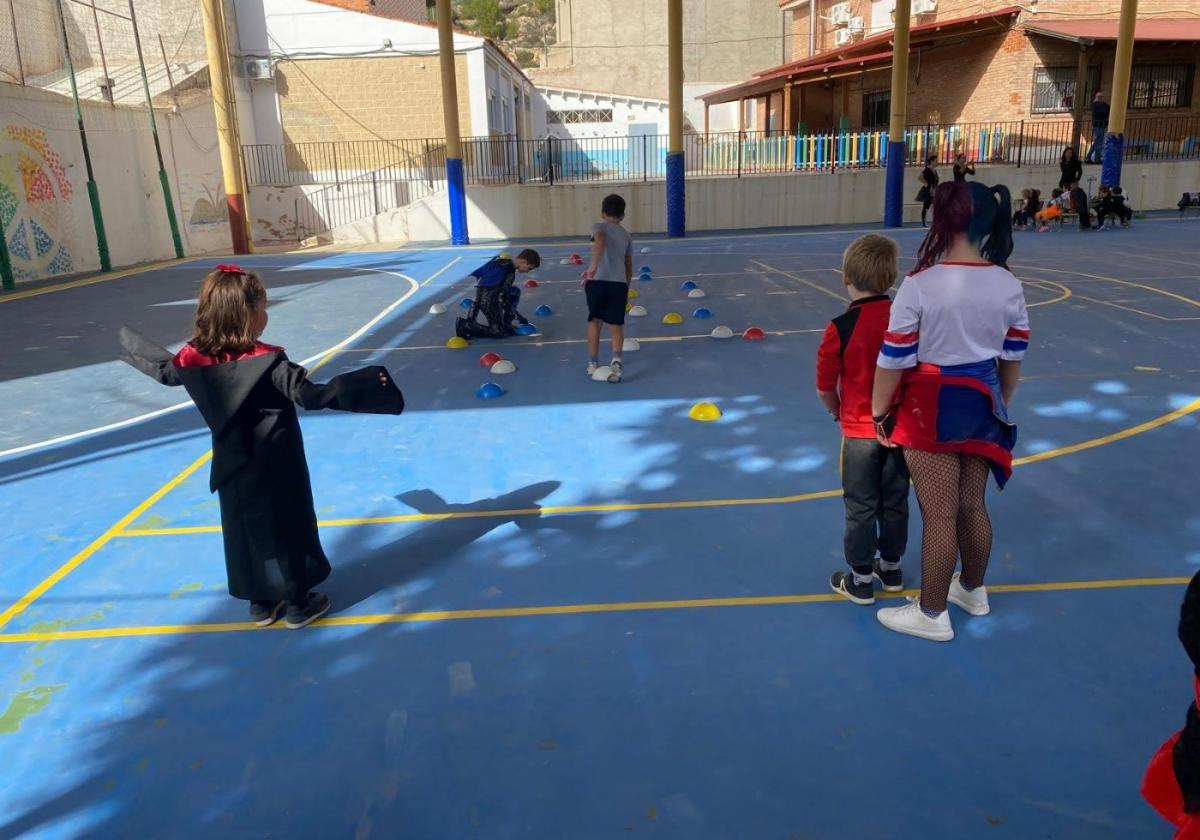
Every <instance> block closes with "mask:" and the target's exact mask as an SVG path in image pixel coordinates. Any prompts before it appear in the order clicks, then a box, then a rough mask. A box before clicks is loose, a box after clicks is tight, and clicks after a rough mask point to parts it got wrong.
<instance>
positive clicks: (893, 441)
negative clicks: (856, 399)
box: [872, 182, 1029, 642]
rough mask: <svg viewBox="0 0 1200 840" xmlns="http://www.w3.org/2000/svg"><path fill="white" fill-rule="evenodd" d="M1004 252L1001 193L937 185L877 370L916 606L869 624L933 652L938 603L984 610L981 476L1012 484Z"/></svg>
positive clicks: (947, 630) (878, 413)
mask: <svg viewBox="0 0 1200 840" xmlns="http://www.w3.org/2000/svg"><path fill="white" fill-rule="evenodd" d="M1012 246H1013V242H1012V201H1011V198H1010V197H1009V193H1008V189H1007V188H1006V187H1002V186H996V187H987V186H984V185H983V184H980V183H977V182H970V183H961V182H959V183H956V182H951V183H948V184H942V185H941V186H939V187H938V188H937V191H936V192H935V193H934V198H933V226H932V227H931V228H930V230H929V234H928V235H927V236H926V237H925V241H924V242H923V243H922V245H921V249H920V251H919V252H918V255H917V268H916V270H915V271H914V272H913V273H912V274H911V275H909V276H908V277H907V278H906V279H905V281H904V283H903V285H901V287H900V291H899V292H898V293H897V294H896V299H895V301H894V302H893V303H892V313H891V319H890V322H889V324H888V332H887V334H886V335H885V336H884V344H883V349H882V350H881V351H880V354H879V360H878V364H877V368H876V373H875V387H874V392H873V396H872V412H873V414H874V416H875V424H876V432H877V434H878V436H879V440H880V441H881V442H882V443H884V444H885V445H887V446H896V445H899V446H902V447H903V448H904V459H905V462H906V463H907V464H908V468H909V472H910V473H911V474H912V482H913V486H914V487H915V488H916V492H917V501H918V502H919V503H920V506H921V519H922V523H923V529H924V531H923V538H922V543H921V597H920V598H919V599H913V600H911V601H910V603H908V604H907V605H905V606H902V607H892V608H888V609H882V610H880V611H879V613H878V618H879V621H880V623H882V624H883V625H884V626H885V627H887V628H889V629H891V630H895V631H897V632H900V633H907V634H909V635H913V636H918V637H920V638H924V639H930V640H932V641H939V642H948V641H950V640H951V639H953V638H954V628H953V626H952V625H951V623H950V616H949V614H948V613H947V609H946V606H947V602H950V603H953V604H956V605H957V606H959V607H961V608H962V609H964V610H966V611H967V612H968V613H970V614H971V615H986V614H987V613H988V611H989V605H988V599H987V589H986V588H985V587H984V585H983V578H984V573H985V571H986V570H987V564H988V558H989V556H990V555H991V551H992V524H991V520H990V519H989V518H988V513H987V507H986V504H985V501H984V495H985V491H986V489H987V480H988V476H989V475H992V476H993V477H994V478H995V480H996V483H997V485H999V486H1000V487H1003V486H1004V484H1005V482H1006V481H1007V480H1008V477H1009V475H1010V474H1011V473H1012V448H1013V445H1014V444H1015V443H1016V439H1017V429H1016V426H1014V425H1013V424H1012V423H1011V422H1009V419H1008V403H1009V400H1010V399H1011V398H1012V394H1013V391H1014V390H1015V389H1016V386H1017V380H1018V379H1019V377H1020V369H1021V360H1022V358H1024V356H1025V349H1026V348H1027V347H1028V346H1029V316H1028V315H1027V314H1026V310H1025V295H1024V292H1023V290H1022V288H1021V282H1020V281H1019V280H1017V278H1016V277H1014V276H1013V275H1012V273H1011V272H1009V270H1008V268H1007V267H1006V263H1007V260H1008V256H1009V254H1011V253H1012ZM960 555H961V557H962V572H961V574H960V573H959V572H956V571H955V567H956V565H957V560H958V558H959V556H960Z"/></svg>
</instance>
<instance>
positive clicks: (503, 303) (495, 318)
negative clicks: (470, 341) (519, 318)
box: [455, 286, 513, 338]
mask: <svg viewBox="0 0 1200 840" xmlns="http://www.w3.org/2000/svg"><path fill="white" fill-rule="evenodd" d="M508 308H509V307H508V301H507V299H506V295H505V290H504V288H503V287H501V286H490V287H487V288H477V289H476V290H475V302H474V303H473V304H472V305H471V311H470V312H468V313H467V317H466V318H459V319H458V322H457V325H456V329H455V332H456V333H457V334H458V335H459V336H460V337H462V338H476V337H483V338H504V337H505V336H509V335H512V334H513V327H512V324H511V323H510V321H509V320H508V319H507V317H506V312H505V310H507V309H508ZM480 313H482V314H483V317H484V318H485V319H487V325H486V326H484V325H483V324H481V323H479V321H478V318H479V315H480Z"/></svg>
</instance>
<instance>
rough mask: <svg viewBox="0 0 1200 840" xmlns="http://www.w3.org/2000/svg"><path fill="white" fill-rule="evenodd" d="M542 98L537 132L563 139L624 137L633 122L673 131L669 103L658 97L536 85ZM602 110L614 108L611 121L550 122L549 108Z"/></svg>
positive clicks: (659, 129)
mask: <svg viewBox="0 0 1200 840" xmlns="http://www.w3.org/2000/svg"><path fill="white" fill-rule="evenodd" d="M537 95H538V99H539V100H540V103H539V106H538V109H537V112H536V121H535V130H534V135H535V136H536V137H545V136H546V135H547V134H549V135H551V136H553V137H557V138H559V139H562V140H566V139H579V138H585V137H614V136H624V135H625V134H626V133H627V131H628V127H629V126H630V125H637V124H653V125H654V126H656V129H655V133H657V134H667V133H668V132H669V131H670V118H669V116H668V111H667V102H666V101H665V100H658V99H637V98H631V97H624V96H614V95H611V94H607V93H593V92H591V91H574V90H562V89H559V88H537ZM593 109H603V110H612V112H613V119H612V122H608V123H605V122H592V123H549V122H547V118H546V113H547V112H548V111H575V110H593Z"/></svg>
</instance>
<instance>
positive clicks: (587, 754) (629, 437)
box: [0, 216, 1200, 840]
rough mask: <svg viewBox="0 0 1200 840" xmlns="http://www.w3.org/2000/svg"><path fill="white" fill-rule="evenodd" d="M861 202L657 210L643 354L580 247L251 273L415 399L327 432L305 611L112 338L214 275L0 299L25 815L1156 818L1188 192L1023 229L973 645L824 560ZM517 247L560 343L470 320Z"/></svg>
mask: <svg viewBox="0 0 1200 840" xmlns="http://www.w3.org/2000/svg"><path fill="white" fill-rule="evenodd" d="M864 230H865V228H862V229H857V228H856V229H821V228H818V229H809V230H805V231H796V232H770V233H767V232H758V233H738V234H723V235H697V236H691V237H688V238H686V239H682V240H670V241H667V240H666V239H663V238H660V237H649V236H644V237H635V251H636V252H637V253H636V256H635V265H638V266H640V265H642V264H644V265H647V266H649V267H650V268H651V270H652V276H653V279H652V280H650V281H646V282H639V281H637V280H635V281H634V287H635V289H636V290H637V292H638V293H639V296H638V298H637V299H636V300H635V301H633V303H636V304H640V305H642V306H644V307H645V308H646V309H647V311H648V313H649V314H648V315H647V316H646V317H643V318H631V319H630V320H629V322H628V334H629V335H631V336H632V337H635V338H637V339H638V340H639V341H640V344H641V347H640V349H639V350H637V351H636V352H630V353H627V354H626V356H625V381H624V382H622V383H621V384H619V385H610V384H608V383H603V382H594V381H591V380H590V379H589V378H588V377H587V376H586V375H585V373H584V365H585V363H586V361H587V359H586V352H585V349H584V343H583V337H584V326H585V325H584V319H585V307H584V302H583V294H582V290H581V288H580V286H579V285H578V282H577V279H578V274H579V268H578V267H575V266H570V265H563V264H561V261H562V260H563V259H564V258H567V257H569V255H571V254H572V253H574V252H583V251H585V249H586V242H584V241H556V242H543V243H527V242H519V243H511V245H510V244H509V243H498V244H494V245H487V246H476V247H470V248H443V247H431V248H410V249H406V250H401V251H389V252H362V253H353V254H329V253H310V254H292V255H261V256H256V257H253V258H249V259H246V260H243V261H242V265H243V266H245V267H246V268H254V269H256V270H258V271H259V272H260V273H261V275H262V277H263V279H264V281H265V283H266V285H267V287H268V290H269V294H270V315H271V326H270V327H268V329H267V333H266V335H265V338H266V340H268V341H271V342H273V343H277V344H282V345H284V346H286V347H287V348H288V352H289V355H290V357H291V358H292V359H293V360H297V361H300V360H305V361H306V363H307V364H308V365H309V367H310V368H313V367H318V366H319V368H320V369H319V371H318V372H317V373H316V374H315V375H314V379H316V380H318V381H320V380H323V378H324V377H325V376H326V375H329V376H332V375H334V374H336V373H339V372H343V371H346V370H349V369H352V368H355V367H359V366H362V365H365V364H382V365H386V366H387V367H388V368H389V370H390V371H391V372H392V373H393V375H394V377H395V378H396V380H397V382H398V383H399V385H400V387H401V388H402V390H403V391H404V395H405V398H406V400H407V403H408V408H407V410H406V411H405V413H404V414H403V415H402V416H400V417H386V416H362V415H348V414H338V413H333V412H327V413H310V414H306V415H305V416H304V417H303V418H302V423H303V425H304V431H305V441H306V449H307V452H308V460H309V466H310V469H311V471H312V480H313V490H314V492H315V495H316V504H317V509H318V516H319V518H320V520H321V537H322V540H323V543H324V546H325V549H326V551H327V553H328V554H329V557H330V559H331V561H332V562H333V565H334V573H333V576H332V577H331V578H330V579H329V581H328V582H327V583H326V584H325V585H324V586H323V587H322V589H323V590H324V591H325V592H327V593H328V594H329V595H330V597H331V598H332V600H333V603H334V609H333V612H332V613H331V614H330V615H329V616H328V617H327V618H326V619H324V620H322V621H320V622H319V623H318V624H316V625H314V626H312V627H310V628H308V629H306V630H303V631H295V632H293V631H287V630H284V629H282V627H280V628H278V629H276V628H272V629H268V630H260V629H256V628H254V627H253V626H251V625H249V624H247V623H246V622H245V618H246V616H245V605H244V603H243V602H240V601H235V600H233V599H231V598H230V597H228V595H227V593H226V591H225V574H224V567H223V564H222V560H221V557H222V550H221V536H220V533H219V530H220V527H219V519H218V510H217V501H216V497H215V496H212V495H211V494H210V493H209V491H208V479H207V459H208V455H207V453H208V446H209V434H208V431H207V429H206V428H205V426H204V424H203V423H202V421H201V420H200V418H199V416H198V414H197V413H196V412H195V410H194V409H193V408H191V407H190V403H188V401H187V396H186V394H185V393H184V392H183V391H182V389H168V388H164V387H162V386H159V385H157V384H156V383H154V382H151V381H150V380H149V379H147V378H145V377H144V376H142V375H141V374H139V373H137V372H136V371H134V370H133V369H132V368H129V367H126V366H125V365H124V364H122V363H121V362H119V361H117V356H118V352H119V348H118V344H117V338H116V335H117V330H118V329H119V327H120V326H121V324H123V323H129V324H130V325H133V326H135V327H137V328H138V329H140V330H141V331H143V332H144V333H145V334H146V335H147V336H149V337H151V338H153V339H155V340H157V341H159V342H161V343H163V344H166V345H170V346H172V347H175V346H178V345H179V344H180V343H182V342H183V341H184V340H185V339H186V338H187V337H188V330H189V328H190V324H191V318H192V315H193V309H194V298H195V293H196V289H197V287H198V285H199V282H200V280H201V279H202V277H203V275H204V274H205V272H206V271H207V270H208V269H209V268H211V267H212V266H213V265H214V264H216V263H217V262H220V261H221V260H215V259H214V260H189V261H184V262H180V263H175V264H170V265H165V266H158V267H153V268H148V269H145V270H135V271H130V272H125V273H123V274H118V275H110V276H107V277H96V278H84V279H81V280H76V281H72V282H68V283H57V284H54V283H51V284H42V285H37V284H35V285H28V286H24V287H22V291H19V292H16V293H12V294H8V295H4V296H0V318H2V319H3V322H4V325H5V326H4V334H5V339H6V341H5V344H6V347H7V348H8V350H9V352H8V353H6V354H4V355H2V356H0V402H2V403H3V404H4V405H5V406H6V408H5V410H4V412H3V417H4V418H5V419H4V423H3V425H2V426H0V450H3V451H2V452H0V518H2V519H3V520H4V521H5V522H7V523H9V527H7V528H5V529H4V532H3V536H2V537H0V552H2V556H3V558H4V561H3V562H2V563H0V751H2V754H3V757H4V763H3V764H4V766H3V772H2V774H0V838H8V837H22V838H25V837H28V838H66V837H94V838H116V837H122V838H124V837H130V838H135V837H137V838H142V837H172V838H213V837H245V838H251V837H266V836H307V837H311V836H321V837H331V838H332V837H354V838H360V840H361V839H364V838H401V837H403V838H433V837H454V838H466V837H480V838H529V837H537V838H554V837H563V838H566V837H572V838H605V837H626V836H634V837H637V836H642V837H657V838H692V837H722V838H780V840H785V838H786V839H788V840H800V839H801V838H804V840H817V839H818V838H868V837H869V838H911V837H929V838H943V837H946V838H948V837H995V838H1014V839H1019V840H1027V838H1034V837H1047V838H1058V839H1059V840H1062V839H1063V838H1081V839H1082V840H1095V839H1096V838H1139V837H1146V838H1160V837H1166V836H1168V831H1169V830H1170V829H1169V827H1168V826H1167V825H1166V824H1165V823H1164V822H1162V820H1161V819H1160V818H1159V817H1158V816H1156V815H1155V814H1154V813H1153V812H1152V811H1151V810H1150V809H1149V808H1148V807H1147V806H1146V805H1145V803H1143V802H1142V800H1141V798H1140V796H1139V794H1138V787H1139V784H1140V779H1141V774H1142V772H1143V770H1144V768H1145V763H1146V761H1147V759H1148V758H1149V756H1150V755H1151V754H1152V752H1153V751H1154V750H1155V749H1156V748H1157V746H1158V745H1159V744H1160V743H1161V742H1162V740H1163V739H1164V738H1166V737H1167V735H1168V734H1169V733H1170V732H1172V731H1174V730H1175V729H1176V728H1178V726H1179V725H1180V724H1181V723H1182V721H1183V715H1184V711H1185V709H1186V707H1187V704H1188V702H1189V701H1190V696H1189V690H1190V685H1189V682H1188V673H1189V670H1190V665H1189V663H1188V660H1187V658H1186V656H1185V655H1184V652H1183V650H1182V649H1181V648H1180V646H1179V644H1178V642H1177V640H1176V638H1175V623H1176V621H1177V617H1178V605H1179V602H1180V599H1181V597H1182V593H1183V586H1184V584H1185V583H1186V582H1187V581H1188V579H1189V578H1190V577H1191V575H1193V574H1194V573H1195V572H1196V570H1197V568H1198V567H1200V514H1197V513H1196V506H1195V504H1194V503H1193V499H1194V496H1195V490H1196V482H1195V478H1196V470H1195V465H1194V461H1195V452H1196V447H1197V441H1198V438H1197V434H1198V425H1197V419H1198V418H1200V384H1197V383H1198V379H1197V375H1198V374H1200V332H1198V330H1197V325H1198V324H1200V270H1198V269H1197V266H1198V265H1200V250H1198V249H1197V247H1196V244H1195V242H1196V237H1197V234H1198V233H1200V222H1196V221H1191V220H1188V221H1180V220H1177V219H1175V218H1174V217H1168V216H1163V217H1158V218H1150V219H1147V220H1145V221H1141V222H1138V223H1135V226H1134V228H1133V229H1131V230H1118V231H1114V232H1111V233H1110V232H1104V233H1098V234H1079V233H1076V232H1075V231H1073V230H1063V231H1060V232H1056V233H1053V234H1047V235H1037V234H1034V233H1027V234H1017V235H1016V241H1017V245H1016V250H1015V252H1014V254H1013V257H1012V260H1011V266H1012V268H1013V270H1014V272H1015V274H1016V275H1017V276H1018V277H1019V278H1020V279H1021V280H1022V281H1023V282H1024V284H1025V291H1026V295H1027V299H1028V302H1029V304H1030V305H1031V307H1032V308H1031V311H1030V316H1031V319H1032V324H1033V338H1032V342H1031V348H1030V352H1029V355H1028V357H1027V360H1026V363H1025V365H1024V368H1023V374H1024V376H1025V379H1024V380H1023V382H1022V384H1021V386H1020V389H1019V390H1018V392H1017V395H1016V399H1015V400H1014V402H1013V405H1012V413H1013V416H1014V419H1015V421H1016V422H1017V423H1018V425H1019V426H1020V442H1019V444H1018V449H1017V454H1018V455H1019V458H1020V460H1019V462H1018V463H1019V466H1018V467H1017V469H1016V471H1015V473H1014V475H1013V479H1012V481H1011V483H1010V485H1009V487H1008V488H1007V489H1006V490H1005V491H1004V492H1003V493H995V492H994V488H993V491H992V492H991V493H990V494H989V495H990V507H991V513H992V517H993V520H994V523H995V533H996V541H995V551H994V554H993V558H992V565H991V568H990V571H989V577H988V585H989V588H990V590H991V592H992V593H993V594H992V614H991V615H989V616H986V617H983V618H971V617H969V616H966V615H965V614H963V613H962V612H961V611H958V610H955V609H954V608H952V613H951V615H952V619H953V621H954V623H955V628H956V631H957V633H958V637H957V638H956V640H955V641H954V642H953V643H951V644H946V645H933V644H930V643H927V642H923V641H920V640H917V639H913V638H910V637H905V636H900V635H897V634H895V633H890V632H887V631H886V630H884V629H883V628H881V627H880V626H879V624H878V623H877V621H876V619H875V615H874V613H875V610H876V609H877V608H864V607H856V606H854V605H851V604H849V603H847V602H846V601H844V600H842V599H841V598H840V597H839V596H837V595H834V594H833V593H831V592H830V591H829V588H828V585H827V579H828V576H829V573H830V572H831V571H834V570H836V569H838V568H840V567H841V564H842V562H843V561H842V551H841V525H842V516H843V512H842V503H841V500H840V498H839V495H840V491H839V490H838V488H839V486H840V484H839V477H838V446H839V440H840V438H839V433H838V428H837V426H836V424H834V423H832V422H830V420H829V417H828V415H827V414H826V413H825V411H824V410H823V409H822V407H821V405H820V403H819V402H818V401H817V399H816V396H815V393H814V375H813V368H814V363H815V352H816V347H817V343H818V341H819V340H820V336H821V332H822V330H823V329H824V327H825V325H826V323H827V322H828V320H829V318H831V317H832V316H834V315H836V314H837V313H839V312H840V311H842V310H843V309H844V307H845V305H846V302H847V299H846V296H845V294H844V292H843V287H842V282H841V276H840V274H839V272H838V268H839V267H840V264H841V254H842V251H843V250H844V249H845V247H846V245H847V244H848V243H849V242H850V241H851V240H852V239H853V238H854V237H855V236H856V235H858V234H859V233H861V232H863V231H864ZM921 234H922V232H921V231H920V230H919V229H908V230H902V231H899V232H896V234H895V236H896V238H897V240H898V241H899V242H900V245H901V250H902V253H903V255H904V261H903V262H902V268H903V267H908V266H911V265H912V260H913V257H914V256H915V253H916V249H917V246H918V244H919V243H920V240H921ZM505 247H518V248H520V247H536V248H538V249H539V250H540V251H541V254H542V258H543V265H542V267H541V268H540V269H539V270H537V271H535V272H534V273H533V275H532V276H533V277H535V278H536V279H537V281H538V284H539V285H538V286H537V287H536V288H531V289H526V290H525V296H524V298H523V299H522V302H521V309H522V311H523V312H524V314H525V315H526V316H527V317H529V318H530V319H531V320H533V321H534V323H535V324H537V326H538V327H539V328H540V334H539V335H537V336H532V337H527V338H512V339H506V340H504V341H486V340H476V341H472V342H471V345H470V347H468V348H466V349H457V350H456V349H447V348H446V347H445V343H446V340H447V339H448V338H449V337H450V336H452V335H453V319H454V317H455V316H456V314H458V313H459V312H460V311H461V310H460V309H459V302H460V300H461V299H462V298H464V297H466V296H468V295H470V294H471V284H470V282H469V281H468V280H467V279H464V278H465V276H466V275H467V273H468V272H469V271H470V270H471V269H473V268H475V267H476V266H477V265H478V264H479V263H481V262H483V261H485V260H486V259H487V258H489V257H490V256H492V255H494V254H495V253H496V252H497V251H498V250H500V249H501V248H505ZM687 280H691V281H694V282H695V284H696V285H697V286H698V287H699V288H700V289H702V290H703V291H704V292H705V296H704V297H703V299H696V298H689V297H688V292H687V290H685V289H683V288H681V284H682V283H683V282H685V281H687ZM438 303H441V304H445V305H446V306H447V307H448V310H449V311H448V312H446V313H445V314H440V315H432V314H429V308H430V306H431V305H433V304H438ZM543 304H545V305H547V306H549V307H550V308H551V310H552V314H550V315H547V316H544V317H543V316H535V315H534V311H535V309H537V307H539V306H541V305H543ZM700 306H704V307H706V308H708V309H710V310H711V311H712V317H711V318H709V319H697V318H695V317H693V312H694V310H696V309H697V308H698V307H700ZM671 312H675V313H679V314H680V315H682V316H683V321H682V323H681V324H678V325H665V324H663V323H662V319H663V316H664V315H666V314H667V313H671ZM720 325H724V326H728V327H730V328H731V330H732V331H733V333H734V338H732V339H729V340H724V341H722V340H717V339H713V338H711V337H710V336H709V334H710V332H711V330H712V329H713V328H714V327H717V326H720ZM749 327H759V328H761V329H762V330H763V331H764V332H765V333H766V338H765V340H762V341H757V342H750V341H744V340H743V339H742V338H741V337H740V336H741V334H742V332H743V330H745V329H747V328H749ZM489 351H494V352H497V353H500V354H501V355H502V356H503V357H504V358H506V359H509V360H511V361H512V362H513V363H514V364H515V366H516V368H517V370H516V372H515V373H513V374H509V375H505V376H495V375H492V374H490V373H489V372H488V370H487V369H486V368H484V367H481V366H480V364H479V357H480V356H481V355H482V354H484V353H486V352H489ZM488 381H495V382H496V383H497V384H499V385H501V386H502V387H503V388H504V389H505V391H506V393H505V394H504V395H503V396H502V397H500V398H499V399H495V400H481V399H479V398H478V397H477V396H476V391H477V390H478V389H479V387H480V386H481V385H483V384H484V383H485V382H488ZM702 401H710V402H712V403H714V404H716V405H717V406H718V407H719V408H720V410H721V411H722V414H723V416H722V417H721V419H720V420H718V421H717V422H713V423H699V422H695V421H693V420H691V419H689V418H688V411H689V409H690V408H691V407H692V406H693V405H694V404H695V403H697V402H702ZM181 403H187V405H186V406H184V407H179V404H181ZM910 533H911V535H912V539H911V541H910V548H909V553H908V555H907V557H906V571H907V580H908V581H909V582H910V584H911V585H913V586H915V585H917V584H918V582H919V569H920V561H919V534H920V523H919V514H918V513H917V511H916V505H915V504H914V505H913V518H912V522H911V524H910ZM884 605H887V603H886V602H885V604H884ZM182 814H186V815H188V817H187V819H186V820H185V821H181V818H180V815H182Z"/></svg>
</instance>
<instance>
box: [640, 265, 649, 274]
mask: <svg viewBox="0 0 1200 840" xmlns="http://www.w3.org/2000/svg"><path fill="white" fill-rule="evenodd" d="M641 272H642V274H649V273H650V266H648V265H644V266H642V268H641Z"/></svg>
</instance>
